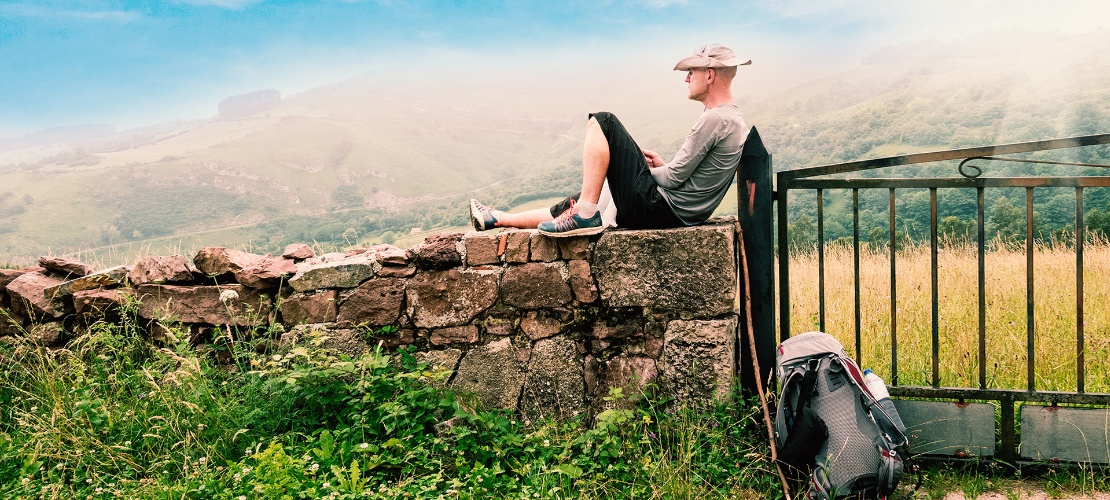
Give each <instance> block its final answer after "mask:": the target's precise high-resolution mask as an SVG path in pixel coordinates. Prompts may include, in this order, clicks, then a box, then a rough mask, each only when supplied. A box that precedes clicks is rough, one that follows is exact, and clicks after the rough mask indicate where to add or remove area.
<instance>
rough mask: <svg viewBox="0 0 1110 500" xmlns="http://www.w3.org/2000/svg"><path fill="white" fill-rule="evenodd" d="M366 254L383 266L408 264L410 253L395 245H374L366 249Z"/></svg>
mask: <svg viewBox="0 0 1110 500" xmlns="http://www.w3.org/2000/svg"><path fill="white" fill-rule="evenodd" d="M366 254H367V255H369V256H371V257H373V258H374V260H376V261H378V262H381V263H382V265H383V266H407V265H409V254H408V252H406V251H405V250H404V249H402V248H400V247H396V246H394V245H374V246H372V247H370V248H369V249H367V250H366Z"/></svg>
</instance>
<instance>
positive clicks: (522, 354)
mask: <svg viewBox="0 0 1110 500" xmlns="http://www.w3.org/2000/svg"><path fill="white" fill-rule="evenodd" d="M516 360H517V361H519V362H521V363H527V362H529V361H532V350H531V349H527V348H526V349H519V350H517V351H516Z"/></svg>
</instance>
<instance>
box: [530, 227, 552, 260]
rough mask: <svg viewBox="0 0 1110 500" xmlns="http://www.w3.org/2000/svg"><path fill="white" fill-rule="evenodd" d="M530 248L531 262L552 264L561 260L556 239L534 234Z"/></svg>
mask: <svg viewBox="0 0 1110 500" xmlns="http://www.w3.org/2000/svg"><path fill="white" fill-rule="evenodd" d="M529 247H530V249H531V257H530V258H529V260H531V261H532V262H552V261H554V260H557V259H558V258H559V246H558V244H557V243H556V241H555V238H550V237H547V236H544V235H542V234H540V233H538V232H532V233H531V242H530V243H529Z"/></svg>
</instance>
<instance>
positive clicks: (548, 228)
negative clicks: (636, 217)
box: [536, 205, 605, 238]
mask: <svg viewBox="0 0 1110 500" xmlns="http://www.w3.org/2000/svg"><path fill="white" fill-rule="evenodd" d="M536 229H538V230H539V232H540V234H543V235H545V236H552V237H555V238H562V237H566V236H589V235H591V234H597V233H600V232H602V231H604V230H605V223H604V222H602V220H601V210H598V211H597V212H596V213H594V215H593V217H590V218H586V219H583V218H582V217H581V216H579V215H578V207H577V206H574V205H571V207H570V208H568V209H567V210H566V211H565V212H563V213H562V214H561V215H559V216H558V217H556V218H555V219H554V220H550V221H547V222H541V223H540V224H539V226H536Z"/></svg>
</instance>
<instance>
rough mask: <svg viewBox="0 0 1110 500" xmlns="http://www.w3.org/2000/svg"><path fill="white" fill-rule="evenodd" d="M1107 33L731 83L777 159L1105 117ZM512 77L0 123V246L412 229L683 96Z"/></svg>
mask: <svg viewBox="0 0 1110 500" xmlns="http://www.w3.org/2000/svg"><path fill="white" fill-rule="evenodd" d="M999 40H1001V41H1002V43H1001V44H999V43H997V42H998V41H999ZM1000 46H1001V47H1002V48H1001V49H1000V48H999V47H1000ZM1106 46H1110V33H1108V32H1105V30H1103V31H1101V32H1094V33H1090V34H1086V35H1077V36H1071V37H1063V36H1055V35H1054V36H1048V35H1038V34H1036V33H1022V34H1017V35H1015V34H985V35H982V36H979V37H969V38H968V39H966V40H961V41H956V42H948V43H940V42H936V41H929V42H921V43H919V44H907V45H903V46H895V47H886V48H883V49H881V50H878V51H876V52H875V53H874V54H872V55H871V56H869V57H868V58H866V59H865V60H864V61H863V62H862V64H861V65H860V66H858V67H855V68H851V69H848V70H846V71H844V72H843V73H840V74H837V75H834V76H832V77H827V78H822V79H817V80H813V81H808V82H790V83H789V84H786V85H783V86H782V87H781V90H780V91H777V92H774V93H770V94H762V95H751V94H749V93H748V92H746V91H745V88H744V81H743V79H744V77H743V76H741V78H740V80H738V83H737V86H736V87H737V90H738V96H737V97H738V100H739V101H740V104H741V107H742V108H743V109H744V110H745V116H746V119H747V120H748V122H749V124H754V125H757V126H758V127H759V129H760V133H761V135H762V137H763V138H764V140H765V141H766V143H767V145H768V148H769V149H770V150H771V152H772V153H773V154H774V161H775V165H776V167H777V168H780V169H781V168H798V167H803V166H813V165H819V164H825V163H836V162H842V161H849V160H856V159H861V158H866V157H879V156H889V155H892V154H902V153H906V152H914V151H924V150H936V149H948V148H952V147H963V146H971V145H987V144H996V143H1005V142H1016V141H1025V140H1038V139H1046V138H1052V137H1062V136H1070V135H1081V134H1089V133H1106V132H1110V111H1108V110H1110V60H1108V59H1107V58H1105V57H1103V56H1102V55H1101V54H1102V51H1103V50H1104V47H1106ZM495 76H496V75H495ZM515 78H516V79H507V78H500V77H498V78H491V79H490V80H488V81H483V80H477V79H473V78H462V77H460V78H458V79H454V80H452V79H444V80H443V81H441V82H440V83H430V82H427V81H422V80H412V81H405V80H401V79H384V78H381V77H374V76H365V77H360V78H355V79H352V80H349V81H344V82H340V83H336V84H331V85H326V86H322V87H318V88H315V89H312V90H310V91H306V92H303V93H300V94H294V95H289V96H285V98H284V99H283V101H282V103H281V104H280V106H278V107H276V108H273V109H269V110H267V111H266V112H263V113H260V114H256V115H252V116H249V117H247V118H243V119H238V120H220V119H210V120H201V121H189V122H175V123H169V124H163V125H159V126H152V127H146V128H141V129H135V130H126V131H115V132H111V130H107V131H106V130H105V129H104V128H102V127H101V128H95V131H96V132H97V133H96V134H90V133H89V130H84V129H82V130H83V131H84V134H85V135H84V136H83V137H82V138H81V140H79V141H74V142H69V143H67V142H64V141H62V140H61V139H57V138H55V139H54V142H50V141H46V143H44V141H43V140H41V139H42V137H44V136H43V135H41V134H40V136H39V137H38V138H39V139H40V140H38V142H34V143H32V142H31V141H27V143H26V144H24V145H23V146H21V145H20V142H19V141H18V140H5V141H3V146H4V147H3V148H0V262H11V263H16V264H19V263H25V262H29V261H31V260H33V258H34V257H36V256H37V255H40V254H44V253H56V254H61V253H71V252H84V254H83V257H85V258H87V259H89V260H91V261H97V262H104V263H113V262H119V261H129V260H131V259H132V258H133V256H134V255H135V254H136V253H165V252H166V251H180V252H182V253H186V254H187V253H189V252H191V251H192V250H193V249H194V248H196V247H198V246H201V245H226V246H240V245H242V246H248V245H249V246H250V248H251V249H252V250H254V251H261V252H265V251H278V250H280V249H281V247H282V246H284V245H285V244H287V243H291V242H297V241H304V242H310V243H313V242H315V243H317V244H319V245H321V246H323V247H327V246H346V245H352V244H358V243H367V242H378V241H397V242H398V243H399V244H411V243H413V242H415V238H410V237H409V234H410V232H411V230H412V229H413V228H421V229H422V230H425V231H428V230H435V229H438V228H445V227H462V226H463V225H464V224H465V217H464V213H463V210H462V208H461V207H462V206H463V204H464V203H465V200H466V199H467V198H469V197H470V196H480V197H482V198H483V199H486V200H490V201H491V203H496V204H497V205H498V206H505V207H511V206H517V205H521V204H525V203H529V202H533V201H535V200H540V199H548V198H554V197H558V196H559V195H561V194H564V193H566V192H567V191H570V190H573V189H574V187H575V186H576V185H577V183H578V182H579V175H580V174H579V172H578V164H579V162H580V156H579V155H580V152H579V147H580V140H581V133H582V132H581V131H582V126H583V124H584V122H585V114H586V112H588V111H591V110H596V109H610V110H613V111H615V112H617V113H618V114H619V115H620V116H621V117H622V120H623V121H624V122H625V123H626V125H627V126H628V128H629V129H630V131H631V132H632V133H633V134H634V135H635V136H636V137H637V138H638V140H639V141H640V142H641V145H642V146H644V147H648V148H652V149H656V150H658V151H660V152H661V153H662V154H664V156H667V155H669V154H673V152H674V151H675V150H676V149H677V148H678V146H679V145H680V143H681V140H682V137H683V135H684V134H685V132H686V131H687V130H688V127H689V124H690V123H692V122H693V120H694V119H695V118H696V116H697V114H698V112H699V111H700V110H699V109H698V108H697V106H696V103H691V102H688V101H686V100H684V99H682V98H681V96H676V93H679V92H681V91H682V89H683V87H682V85H681V83H680V82H679V84H678V85H676V84H675V82H674V81H671V80H673V79H667V80H664V79H661V78H660V79H636V78H631V79H630V80H631V81H632V82H633V83H632V84H631V85H630V86H629V84H628V81H625V82H623V83H624V85H623V86H622V85H621V83H622V82H619V81H616V82H608V83H606V84H605V85H601V84H596V83H594V81H567V82H560V83H557V84H552V83H550V82H543V77H542V76H539V75H537V76H535V77H534V78H533V79H531V80H529V78H528V77H527V76H521V77H515ZM600 80H601V81H605V80H612V79H604V78H602V79H600ZM479 82H482V83H479ZM213 104H214V105H213V109H215V103H213ZM90 130H91V129H90ZM54 135H57V134H54ZM50 137H54V136H50ZM1083 154H1084V155H1088V156H1091V158H1085V159H1084V158H1079V159H1081V160H1084V161H1087V160H1091V159H1092V158H1094V159H1100V158H1101V159H1103V160H1107V159H1108V158H1110V154H1108V153H1107V152H1106V151H1105V150H1098V149H1097V148H1089V149H1088V150H1085V151H1084V153H1083ZM1092 155H1093V156H1092ZM1108 161H1110V160H1108ZM1015 168H1019V167H1015ZM475 193H477V194H475ZM723 209H727V207H723Z"/></svg>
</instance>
